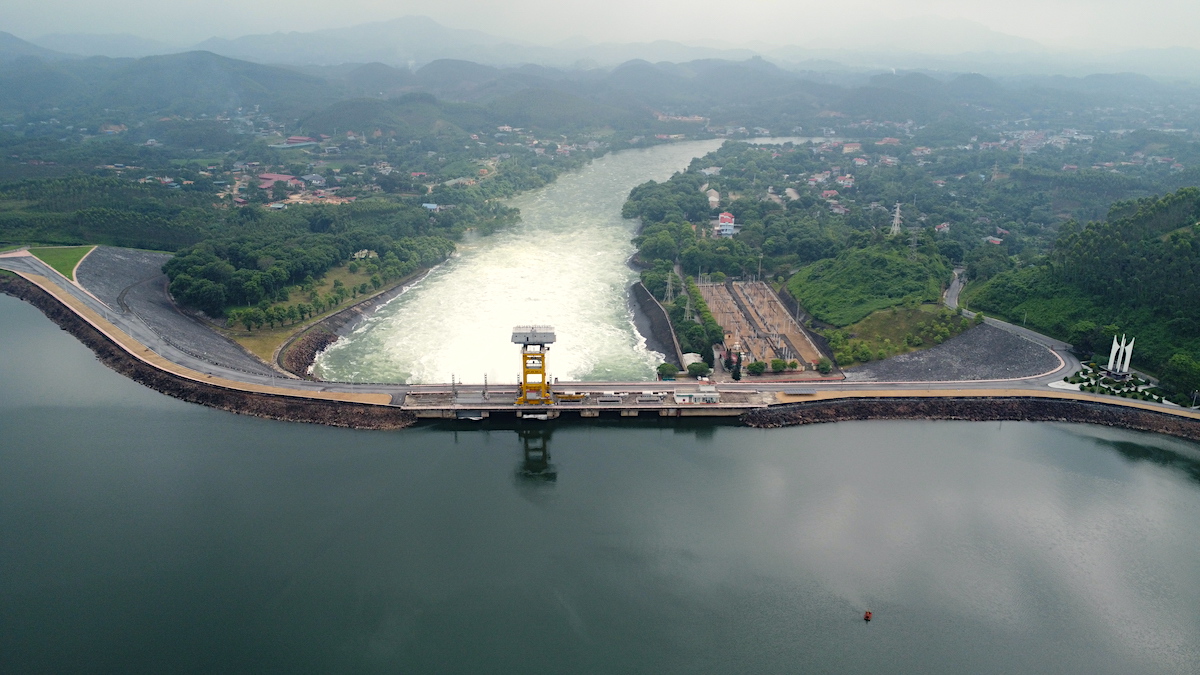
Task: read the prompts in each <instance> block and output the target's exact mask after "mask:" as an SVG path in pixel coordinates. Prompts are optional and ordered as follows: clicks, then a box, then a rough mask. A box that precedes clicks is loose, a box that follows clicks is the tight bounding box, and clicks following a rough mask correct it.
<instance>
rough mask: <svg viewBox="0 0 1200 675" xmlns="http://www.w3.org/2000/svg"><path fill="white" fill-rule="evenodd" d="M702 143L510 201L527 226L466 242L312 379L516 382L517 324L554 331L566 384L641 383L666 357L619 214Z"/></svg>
mask: <svg viewBox="0 0 1200 675" xmlns="http://www.w3.org/2000/svg"><path fill="white" fill-rule="evenodd" d="M719 144H720V143H719V141H697V142H691V143H680V144H675V145H664V146H659V147H655V148H650V149H648V150H631V151H626V152H621V153H617V154H613V155H608V156H605V157H602V158H600V159H598V160H596V161H595V162H593V163H592V164H591V165H589V166H587V167H585V168H584V169H582V170H581V171H579V172H577V173H573V174H569V175H565V176H561V177H560V178H559V179H558V180H557V181H556V182H555V183H554V184H552V185H549V186H547V187H545V188H542V189H540V190H537V191H534V192H531V193H528V194H526V195H522V196H520V197H518V198H516V199H514V200H512V201H511V203H510V204H511V206H515V207H516V208H519V209H520V210H521V218H522V220H521V222H520V223H519V224H518V225H516V226H514V227H513V228H511V229H509V230H506V231H504V232H501V233H498V234H494V235H491V236H487V237H468V238H466V239H465V240H464V241H462V242H460V244H459V249H458V254H457V255H456V256H455V257H454V258H452V259H451V260H449V261H447V262H446V264H444V265H442V266H440V267H438V268H437V269H435V270H433V271H432V272H431V273H430V274H429V276H427V277H426V278H425V279H424V280H423V281H422V282H421V283H420V284H418V285H417V286H415V287H414V288H412V289H410V290H409V291H408V292H406V293H405V294H403V295H401V296H400V297H398V298H396V299H395V300H393V301H392V302H390V303H389V304H388V305H387V306H385V307H383V308H381V309H380V310H379V311H378V312H377V313H376V314H375V315H374V316H372V317H371V318H370V319H368V320H367V321H365V322H364V323H363V324H362V325H361V326H360V327H359V328H358V329H357V330H355V331H354V333H353V334H351V335H350V336H348V337H347V338H344V339H342V340H339V341H338V342H337V343H336V344H334V345H333V346H332V347H330V348H329V349H327V350H326V351H325V352H324V353H323V354H321V355H320V356H319V357H318V358H317V361H316V364H315V366H314V370H313V372H314V373H315V374H316V375H317V376H318V377H320V378H321V379H325V380H334V381H349V382H408V383H425V382H449V381H450V378H451V376H454V377H455V379H457V380H459V381H466V382H481V381H482V380H483V376H484V374H485V373H486V374H487V376H488V380H489V382H492V383H497V384H499V383H513V382H516V380H517V376H518V373H519V363H518V360H517V348H516V347H515V346H514V345H513V344H512V343H511V342H510V341H509V338H510V335H511V331H512V327H513V326H515V325H519V324H549V325H552V326H554V327H555V330H556V332H557V336H558V341H557V342H556V343H555V344H554V345H553V347H552V348H551V350H550V357H549V359H548V365H549V367H550V374H551V376H552V377H557V378H559V379H560V380H564V381H566V380H595V381H609V382H619V381H638V380H649V379H651V378H653V376H654V368H655V366H656V365H657V364H659V363H661V362H662V355H661V354H657V353H655V352H652V351H650V350H648V349H647V348H646V341H645V339H644V338H643V337H642V336H641V335H639V334H638V332H637V331H636V329H635V328H634V326H633V315H632V313H631V311H630V309H629V303H628V299H627V297H628V288H629V285H630V284H631V283H633V282H634V281H636V280H637V273H636V272H634V271H633V270H631V269H630V268H629V266H628V265H627V261H628V259H629V257H630V256H631V255H633V253H634V250H635V249H634V246H633V244H632V243H631V241H630V239H631V238H632V237H633V235H634V230H635V228H636V223H634V222H633V221H628V220H624V219H623V218H621V205H622V204H623V203H624V201H625V198H626V197H627V196H628V194H629V190H631V189H632V188H633V187H634V186H636V185H638V184H640V183H643V182H645V181H647V180H651V179H654V180H665V179H666V178H668V177H670V175H671V174H672V173H673V172H675V171H678V170H681V169H683V168H684V167H686V166H687V163H688V162H689V161H690V160H691V159H692V158H693V157H697V156H700V155H703V154H705V153H707V152H709V151H711V150H713V149H714V148H716V147H718V145H719Z"/></svg>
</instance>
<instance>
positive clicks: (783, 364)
mask: <svg viewBox="0 0 1200 675" xmlns="http://www.w3.org/2000/svg"><path fill="white" fill-rule="evenodd" d="M771 370H772V371H773V372H776V373H782V372H783V371H785V370H787V361H784V360H783V359H771Z"/></svg>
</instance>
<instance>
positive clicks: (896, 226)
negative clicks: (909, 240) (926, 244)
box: [888, 202, 904, 237]
mask: <svg viewBox="0 0 1200 675" xmlns="http://www.w3.org/2000/svg"><path fill="white" fill-rule="evenodd" d="M903 222H904V219H903V218H902V217H900V202H896V210H895V211H894V212H893V213H892V229H891V231H890V232H889V233H888V234H890V235H892V236H893V237H894V236H896V235H898V234H900V225H901V224H902V223H903Z"/></svg>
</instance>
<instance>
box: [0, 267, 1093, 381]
mask: <svg viewBox="0 0 1200 675" xmlns="http://www.w3.org/2000/svg"><path fill="white" fill-rule="evenodd" d="M0 268H4V269H8V270H12V271H15V272H22V273H27V274H37V275H40V276H43V277H46V278H48V279H50V280H51V281H52V282H53V283H55V284H56V285H57V287H58V288H59V289H60V292H63V293H67V294H69V295H70V296H71V297H73V298H75V299H76V300H78V301H79V302H80V303H81V304H83V305H84V306H86V307H87V308H88V309H90V310H92V311H94V312H95V313H96V314H98V315H100V316H101V317H103V318H104V319H106V320H107V321H109V322H111V323H112V324H113V325H115V326H116V327H117V328H119V329H120V330H121V331H123V332H125V333H126V334H128V335H129V336H130V337H132V338H133V339H135V340H137V341H138V342H140V343H142V344H143V345H145V346H146V347H148V348H149V349H150V350H152V351H153V352H155V353H156V354H158V355H160V356H162V357H163V358H165V359H167V360H169V361H171V362H173V363H176V364H179V365H181V366H184V367H186V368H190V369H192V370H195V371H197V372H200V373H204V374H208V375H213V376H215V377H222V378H226V379H229V380H234V381H238V382H243V383H249V384H255V385H260V386H275V387H288V388H292V389H295V390H298V391H303V392H341V393H352V394H367V393H370V394H376V393H378V394H387V395H389V396H391V397H392V399H391V400H392V401H393V402H394V403H398V402H402V401H403V400H404V396H405V394H406V393H408V392H437V391H449V390H450V385H448V384H430V385H404V384H349V383H333V382H311V381H308V380H297V379H289V378H285V377H284V376H282V375H271V374H262V373H250V372H246V371H244V370H237V369H233V368H229V367H226V366H222V365H220V364H217V363H213V362H210V361H207V360H205V359H203V358H198V357H196V356H194V355H193V354H189V353H186V352H184V351H181V350H180V349H178V348H177V347H175V346H174V345H172V344H171V343H170V342H169V341H167V340H164V339H163V338H162V336H161V335H160V334H159V333H158V332H156V331H155V330H154V329H153V328H152V327H150V326H148V325H147V324H146V323H145V322H144V321H142V320H141V319H140V318H139V317H138V316H137V315H136V314H135V313H133V312H121V311H118V310H114V309H113V308H110V307H108V306H107V305H105V304H104V303H103V302H100V301H99V300H97V299H96V298H95V297H93V296H92V295H91V294H89V293H88V292H86V291H85V290H83V289H82V288H80V287H79V286H77V285H75V284H73V283H70V282H69V281H68V280H66V279H65V278H64V277H62V276H61V275H59V274H58V273H57V272H55V271H54V270H52V269H51V268H50V267H49V266H47V265H46V264H45V263H43V262H41V261H40V260H38V259H37V258H34V257H32V256H29V255H23V256H22V255H13V254H5V255H0ZM956 295H957V294H956ZM964 314H965V313H964ZM986 321H987V323H988V324H989V325H992V326H996V327H997V328H1000V329H1002V330H1007V331H1010V332H1012V333H1014V334H1017V335H1020V336H1021V337H1023V338H1026V339H1029V340H1032V341H1034V342H1037V343H1038V344H1041V345H1043V346H1044V347H1045V348H1046V349H1049V350H1050V351H1052V352H1054V353H1055V354H1057V355H1058V357H1059V358H1060V359H1062V362H1063V365H1062V367H1060V368H1057V369H1055V370H1054V371H1052V372H1049V373H1044V374H1041V375H1036V376H1032V377H1026V378H1021V379H1016V380H1005V381H994V380H993V381H986V380H978V381H954V382H844V381H815V382H814V381H803V382H764V381H758V382H755V381H744V382H738V383H721V384H720V388H721V389H722V390H724V391H747V392H750V391H762V392H775V391H783V390H785V389H793V388H805V389H817V390H818V391H821V392H829V393H835V392H839V391H844V392H854V391H913V390H925V391H939V390H959V391H969V390H972V389H979V390H996V389H1005V390H1028V391H1042V392H1045V391H1048V388H1047V384H1049V383H1050V382H1053V381H1056V380H1061V379H1062V378H1063V376H1064V375H1066V374H1070V373H1074V372H1075V371H1076V370H1078V368H1079V361H1078V360H1077V359H1076V358H1075V357H1074V356H1073V355H1072V354H1071V353H1070V345H1068V344H1066V343H1064V342H1061V341H1059V340H1054V339H1053V338H1050V337H1047V336H1044V335H1041V334H1038V333H1035V332H1033V331H1031V330H1027V329H1024V328H1021V327H1019V326H1013V325H1011V324H1008V323H1005V322H1003V321H997V320H995V319H991V318H988V319H986ZM480 386H481V385H478V384H476V385H459V390H460V391H470V390H473V389H477V388H479V387H480ZM514 386H515V385H508V386H507V387H505V386H503V385H501V386H497V385H496V383H493V385H492V387H491V390H492V391H497V392H499V391H502V390H505V389H507V390H512V389H513V387H514ZM673 386H674V385H673V384H672V383H665V382H632V383H612V382H601V383H596V382H590V383H582V382H560V383H558V384H557V388H558V389H559V390H575V391H579V392H585V391H587V392H602V391H629V392H636V391H662V390H665V389H669V388H671V387H673Z"/></svg>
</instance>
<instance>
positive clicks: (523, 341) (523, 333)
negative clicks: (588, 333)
mask: <svg viewBox="0 0 1200 675" xmlns="http://www.w3.org/2000/svg"><path fill="white" fill-rule="evenodd" d="M512 341H513V344H517V345H521V389H520V391H519V392H518V396H517V404H518V405H551V404H553V403H554V395H553V394H552V393H551V392H550V377H549V375H547V372H546V352H548V351H550V345H551V344H553V343H554V327H553V326H516V327H514V328H513V331H512Z"/></svg>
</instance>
